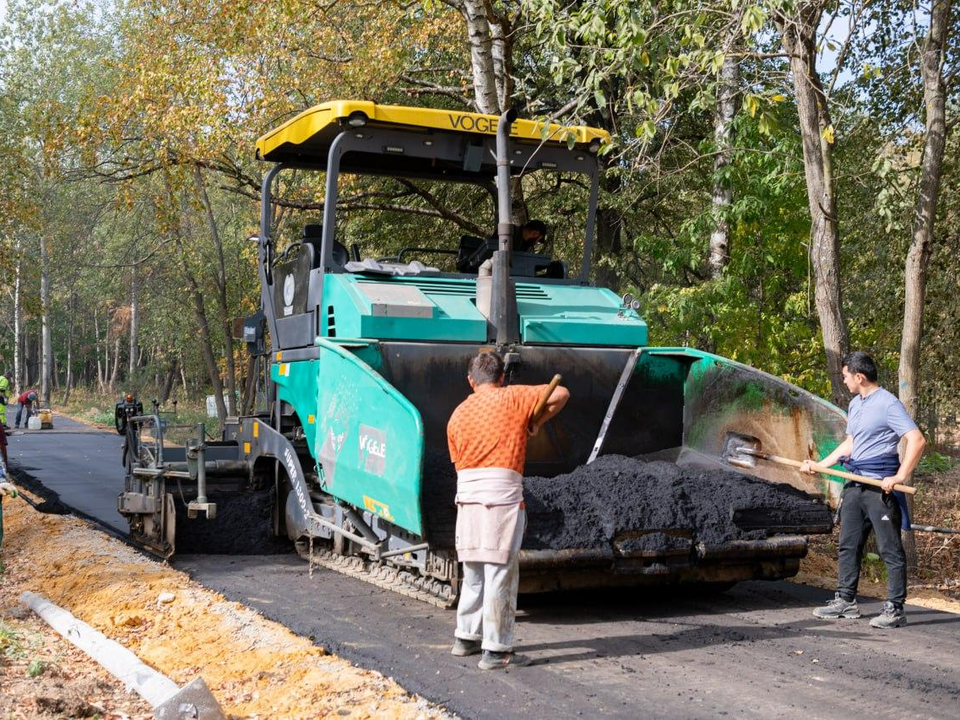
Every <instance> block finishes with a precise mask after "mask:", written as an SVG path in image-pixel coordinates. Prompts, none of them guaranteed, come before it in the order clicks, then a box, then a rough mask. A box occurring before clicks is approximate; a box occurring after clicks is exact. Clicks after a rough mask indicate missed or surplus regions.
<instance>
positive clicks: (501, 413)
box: [447, 352, 570, 670]
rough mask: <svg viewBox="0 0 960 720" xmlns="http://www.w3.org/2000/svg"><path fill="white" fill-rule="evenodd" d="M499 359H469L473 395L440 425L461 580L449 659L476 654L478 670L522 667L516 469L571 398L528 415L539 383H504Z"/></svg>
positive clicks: (559, 397) (554, 396) (487, 355)
mask: <svg viewBox="0 0 960 720" xmlns="http://www.w3.org/2000/svg"><path fill="white" fill-rule="evenodd" d="M503 380H504V367H503V358H501V357H500V356H499V355H498V354H497V353H493V352H484V353H480V354H479V355H477V356H476V357H475V358H473V359H472V360H471V361H470V365H469V368H468V370H467V382H469V383H470V387H471V388H473V394H472V395H470V397H468V398H467V399H466V400H464V401H463V402H462V403H460V405H459V406H457V409H456V410H454V411H453V415H452V416H451V417H450V422H449V423H448V424H447V441H448V443H449V445H450V459H451V460H452V461H453V464H454V466H455V467H456V469H457V497H456V502H457V537H456V547H457V556H458V559H459V560H460V562H462V563H463V582H462V584H461V587H460V602H459V605H458V606H457V630H456V632H455V633H454V635H455V637H456V640H455V642H454V645H453V651H452V652H453V654H454V655H457V656H461V657H462V656H466V655H475V654H476V653H479V652H481V651H482V653H483V655H482V657H481V658H480V667H481V668H482V669H484V670H492V669H496V668H504V667H507V666H508V665H513V666H517V665H525V664H526V663H527V662H528V660H527V658H524V657H523V656H521V655H514V653H513V630H514V624H515V620H516V613H517V587H518V584H519V578H520V568H519V560H518V559H519V555H520V543H521V541H522V540H523V531H524V528H525V526H526V513H525V512H524V510H523V465H524V462H525V461H526V456H527V437H528V435H536V434H537V432H539V430H540V427H541V426H542V425H543V424H544V423H545V422H547V421H548V420H549V419H550V418H552V417H553V416H554V415H556V414H557V413H558V412H560V410H562V409H563V406H564V405H565V404H566V402H567V400H568V399H569V398H570V393H569V391H567V389H566V388H564V387H557V388H555V389H554V390H553V392H552V393H551V394H550V397H549V398H548V399H547V403H546V407H545V408H544V410H543V413H542V414H541V415H540V416H539V417H538V418H537V419H536V421H534V420H533V414H534V412H535V410H536V407H537V405H538V403H539V401H540V397H541V396H542V395H543V394H544V392H545V391H546V389H547V386H546V385H510V386H507V387H504V386H503Z"/></svg>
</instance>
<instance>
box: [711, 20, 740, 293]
mask: <svg viewBox="0 0 960 720" xmlns="http://www.w3.org/2000/svg"><path fill="white" fill-rule="evenodd" d="M736 32H737V28H734V30H733V31H731V34H734V33H736ZM734 37H735V36H734ZM726 45H727V47H726V48H725V51H726V53H727V54H726V56H725V57H724V59H723V67H722V68H721V70H720V84H719V86H718V87H717V110H716V113H715V114H714V124H713V141H714V145H715V146H716V153H717V157H716V160H714V163H713V197H712V205H711V215H712V216H713V232H712V233H710V260H709V263H710V276H711V277H713V278H718V277H720V275H721V274H723V269H724V268H725V267H726V266H727V264H728V263H729V262H730V225H729V222H728V221H727V212H728V210H729V208H730V205H731V203H732V202H733V188H732V187H731V186H730V181H729V178H727V177H725V175H726V172H727V169H728V168H729V167H730V163H731V160H732V155H733V142H732V139H731V135H732V132H733V117H734V115H736V113H737V98H738V96H739V90H740V60H739V58H737V57H736V55H734V54H733V53H732V52H731V51H732V50H733V45H734V41H733V39H731V40H729V42H728V43H726Z"/></svg>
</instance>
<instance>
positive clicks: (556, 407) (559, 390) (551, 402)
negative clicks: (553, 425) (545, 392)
mask: <svg viewBox="0 0 960 720" xmlns="http://www.w3.org/2000/svg"><path fill="white" fill-rule="evenodd" d="M569 399H570V391H569V390H567V389H566V388H565V387H563V385H557V387H555V388H554V389H553V392H552V393H550V397H549V398H547V404H546V405H544V407H543V412H542V413H540V417H539V418H538V419H537V421H536V422H535V423H532V424H531V425H530V434H531V435H536V434H537V433H538V432H539V431H540V428H541V427H542V426H543V424H544V423H545V422H547V421H548V420H549V419H550V418H552V417H554V416H555V415H556V414H557V413H559V412H560V411H561V410H563V406H564V405H566V404H567V400H569Z"/></svg>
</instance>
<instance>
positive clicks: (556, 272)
mask: <svg viewBox="0 0 960 720" xmlns="http://www.w3.org/2000/svg"><path fill="white" fill-rule="evenodd" d="M546 235H547V226H546V224H545V223H543V221H541V220H530V221H529V222H527V223H526V224H524V225H523V226H522V227H521V228H520V229H519V232H518V233H517V234H516V235H515V239H514V254H513V270H512V272H511V275H514V276H519V277H545V278H564V277H566V267H565V266H564V264H563V263H562V262H559V261H557V260H551V258H550V255H549V254H546V253H544V252H543V251H542V248H541V247H538V246H542V245H543V244H544V243H545V242H546ZM498 245H499V243H498V240H497V239H496V238H491V239H486V240H484V239H483V238H478V237H475V236H472V235H464V236H463V237H461V238H460V252H459V254H458V256H457V262H456V265H457V270H458V271H459V272H462V273H470V274H473V273H476V272H478V271H479V269H480V265H482V264H483V262H484V261H486V260H487V259H489V258H491V257H492V256H493V253H494V251H495V250H496V249H497V247H498Z"/></svg>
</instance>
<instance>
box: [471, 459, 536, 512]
mask: <svg viewBox="0 0 960 720" xmlns="http://www.w3.org/2000/svg"><path fill="white" fill-rule="evenodd" d="M521 502H523V475H521V474H520V473H518V472H517V471H515V470H510V469H509V468H498V467H489V468H471V469H469V470H460V471H459V472H458V473H457V497H456V503H457V504H458V505H486V506H487V507H491V506H493V505H519V504H520V503H521Z"/></svg>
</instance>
